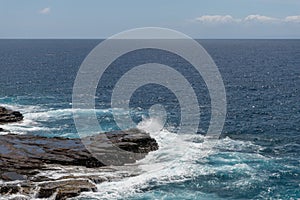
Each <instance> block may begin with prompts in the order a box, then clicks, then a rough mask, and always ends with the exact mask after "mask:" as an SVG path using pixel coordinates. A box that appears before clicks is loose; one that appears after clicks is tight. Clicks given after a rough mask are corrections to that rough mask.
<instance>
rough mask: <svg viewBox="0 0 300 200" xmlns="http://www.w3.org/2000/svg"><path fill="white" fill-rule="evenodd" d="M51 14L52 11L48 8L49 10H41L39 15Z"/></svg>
mask: <svg viewBox="0 0 300 200" xmlns="http://www.w3.org/2000/svg"><path fill="white" fill-rule="evenodd" d="M50 12H51V9H50V8H49V7H48V8H43V9H41V10H39V13H40V14H42V15H47V14H49V13H50Z"/></svg>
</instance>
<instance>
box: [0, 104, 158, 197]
mask: <svg viewBox="0 0 300 200" xmlns="http://www.w3.org/2000/svg"><path fill="white" fill-rule="evenodd" d="M0 113H2V114H0V122H1V123H4V122H5V123H9V122H13V121H15V120H17V121H18V120H22V119H23V116H22V114H21V113H20V114H18V112H16V111H8V110H6V109H3V108H1V107H0ZM5 113H6V114H5ZM3 116H5V117H3ZM1 120H2V121H1ZM0 131H1V130H0ZM3 131H4V130H3ZM83 143H84V144H85V145H84V144H83ZM87 149H89V150H90V151H89V150H87ZM157 149H158V144H157V143H156V141H155V140H154V139H153V138H151V137H150V136H149V134H148V133H146V132H144V131H141V130H138V129H131V130H127V131H113V132H108V133H100V134H96V135H93V136H89V137H86V138H82V139H67V138H46V137H41V136H36V135H16V134H11V133H7V134H6V135H0V197H1V196H3V197H5V198H6V199H10V198H11V199H13V198H17V199H31V198H33V197H34V198H51V199H67V198H70V197H75V196H78V195H79V194H80V193H81V192H84V191H96V190H97V187H96V184H98V183H101V182H103V181H109V180H111V179H112V178H111V177H105V176H103V175H97V173H96V172H98V171H105V170H110V171H111V172H112V173H117V172H115V171H114V170H113V169H111V168H106V167H105V166H107V165H114V166H122V165H124V164H126V163H134V162H135V161H136V160H139V159H142V158H144V157H145V156H146V154H147V153H149V152H150V151H154V150H157ZM120 150H121V151H120ZM91 152H92V153H91ZM132 152H134V154H133V153H132ZM49 166H56V167H58V168H59V169H60V170H63V171H65V169H66V168H68V167H71V169H72V170H70V172H69V173H67V174H69V175H65V176H61V177H59V178H55V177H51V176H50V175H48V174H47V173H45V174H44V175H41V174H43V172H44V171H46V172H47V171H48V172H51V170H52V172H53V171H55V170H57V169H55V168H54V169H50V168H51V167H50V168H49ZM82 168H83V169H84V170H85V172H84V173H82V172H81V173H80V175H74V170H75V171H76V170H78V169H82ZM93 170H96V171H94V172H93ZM91 172H92V173H91ZM122 176H123V175H121V177H122ZM124 176H127V175H124ZM130 176H131V175H130ZM119 178H120V177H119ZM11 194H18V195H20V196H19V197H13V198H12V197H11V196H10V195H11Z"/></svg>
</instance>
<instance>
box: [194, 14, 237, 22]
mask: <svg viewBox="0 0 300 200" xmlns="http://www.w3.org/2000/svg"><path fill="white" fill-rule="evenodd" d="M196 21H198V22H203V23H230V22H234V21H235V19H234V18H233V17H232V16H231V15H203V16H201V17H198V18H196Z"/></svg>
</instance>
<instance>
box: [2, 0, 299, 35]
mask: <svg viewBox="0 0 300 200" xmlns="http://www.w3.org/2000/svg"><path fill="white" fill-rule="evenodd" d="M149 26H150V27H163V28H171V29H174V30H177V31H180V32H183V33H185V34H187V35H189V36H191V37H192V38H197V39H198V38H211V39H214V38H217V39H222V38H225V39H226V38H270V39H273V38H298V39H300V0H23V1H22V0H0V27H1V28H0V38H70V39H71V38H82V39H84V38H107V37H109V36H111V35H113V34H116V33H118V32H121V31H125V30H128V29H132V28H140V27H149Z"/></svg>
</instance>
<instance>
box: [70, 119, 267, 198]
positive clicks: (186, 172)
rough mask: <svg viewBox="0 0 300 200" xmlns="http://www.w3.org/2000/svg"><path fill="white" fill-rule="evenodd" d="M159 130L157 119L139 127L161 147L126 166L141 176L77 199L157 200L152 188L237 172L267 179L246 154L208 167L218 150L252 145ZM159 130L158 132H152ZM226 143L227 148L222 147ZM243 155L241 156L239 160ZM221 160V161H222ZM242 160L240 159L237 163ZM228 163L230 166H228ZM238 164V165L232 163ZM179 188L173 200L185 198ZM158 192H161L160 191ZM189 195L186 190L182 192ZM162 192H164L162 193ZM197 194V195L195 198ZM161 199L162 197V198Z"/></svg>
mask: <svg viewBox="0 0 300 200" xmlns="http://www.w3.org/2000/svg"><path fill="white" fill-rule="evenodd" d="M157 127H161V123H160V121H159V120H157V119H148V120H144V121H143V122H141V123H140V124H139V125H138V128H139V129H142V130H145V131H147V132H149V133H150V135H151V137H153V138H155V139H156V141H157V142H158V144H159V150H157V151H154V152H150V153H149V154H148V155H147V156H146V158H144V159H142V160H140V161H137V162H136V163H135V164H132V165H127V168H124V169H127V170H129V171H130V170H134V171H135V172H136V173H137V174H138V175H137V176H134V177H127V178H123V179H121V180H119V181H112V182H104V183H101V184H99V185H97V187H98V192H96V193H92V192H87V193H82V194H81V195H80V196H79V197H77V198H75V199H135V198H137V199H139V198H140V197H141V198H147V197H148V198H150V199H155V195H157V194H155V193H157V192H151V191H152V190H151V188H156V187H160V186H164V185H168V184H173V183H176V184H178V185H181V183H184V182H185V181H191V180H193V179H195V178H197V177H199V176H210V175H213V174H215V173H219V172H223V171H229V172H230V171H238V172H240V173H242V174H248V175H249V176H251V177H252V178H251V179H253V180H254V181H262V180H263V179H264V177H256V176H254V174H255V173H256V171H255V169H253V168H252V167H251V166H249V165H247V164H246V163H243V162H244V160H242V158H243V157H244V156H245V155H236V157H234V158H229V159H224V160H223V161H222V160H221V161H220V160H219V161H220V162H224V163H225V164H224V165H222V166H211V165H209V164H207V160H208V159H209V157H211V156H216V157H218V156H217V155H218V153H219V150H218V148H221V147H222V148H228V150H230V149H231V148H233V147H234V146H239V148H251V149H257V148H259V146H256V145H254V144H252V143H250V142H242V141H234V140H231V139H229V138H225V139H222V140H211V139H206V138H205V137H204V136H202V135H199V134H184V135H178V134H176V133H172V132H170V131H167V130H165V129H163V130H159V131H157V129H158V128H157ZM153 130H156V131H153ZM223 142H224V144H225V147H224V146H223ZM239 156H241V157H239ZM247 156H248V159H252V160H265V159H266V158H264V157H263V156H260V155H256V154H249V155H248V154H247V155H246V156H245V159H247ZM220 159H221V158H220ZM238 159H240V160H238ZM226 163H228V164H227V165H226ZM232 163H235V164H232ZM247 181H249V180H245V181H239V182H236V183H234V184H236V186H238V185H241V184H245V183H246V182H247ZM180 191H181V190H180V189H178V190H177V192H178V193H176V194H175V193H174V194H173V195H177V196H174V199H175V197H176V199H180V196H181V197H182V198H183V197H185V198H187V196H182V195H183V193H180ZM158 192H159V191H158ZM182 192H186V191H184V190H183V191H182ZM162 193H163V192H162ZM161 195H163V196H164V195H166V196H168V197H169V199H172V198H170V197H171V196H172V194H171V193H168V194H160V195H158V196H160V197H161ZM184 195H190V198H191V199H195V198H197V199H199V198H200V196H202V197H203V198H204V197H205V198H206V199H218V197H217V196H216V195H214V194H204V193H201V192H197V193H194V194H193V195H191V194H184ZM194 195H196V196H194ZM160 199H161V198H160Z"/></svg>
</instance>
